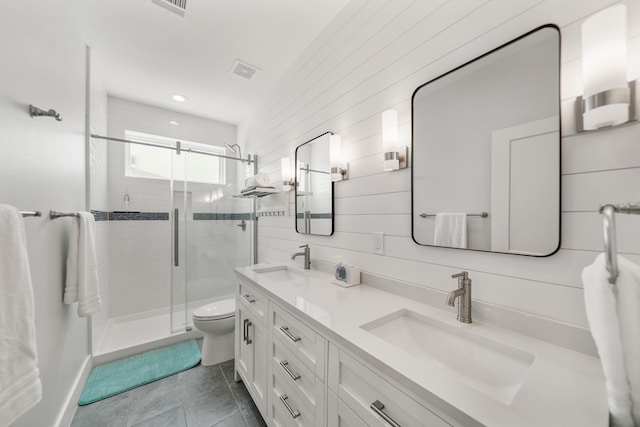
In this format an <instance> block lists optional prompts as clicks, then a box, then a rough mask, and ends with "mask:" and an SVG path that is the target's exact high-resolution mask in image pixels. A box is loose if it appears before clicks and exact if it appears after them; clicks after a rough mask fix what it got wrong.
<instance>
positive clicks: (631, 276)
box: [582, 254, 640, 427]
mask: <svg viewBox="0 0 640 427" xmlns="http://www.w3.org/2000/svg"><path fill="white" fill-rule="evenodd" d="M618 270H619V276H618V279H617V280H616V284H615V285H611V284H609V282H608V278H609V272H608V271H607V270H606V260H605V255H604V254H600V255H599V256H598V257H597V258H596V260H595V262H594V263H593V264H592V265H590V266H588V267H586V268H585V269H584V271H583V272H582V282H583V283H584V298H585V305H586V312H587V319H588V321H589V327H590V328H591V334H592V335H593V339H594V341H595V343H596V346H597V347H598V354H599V355H600V362H601V363H602V368H603V371H604V374H605V377H606V388H607V394H608V403H609V412H610V414H611V426H612V427H633V426H640V362H639V361H640V266H638V265H636V264H634V263H632V262H630V261H628V260H626V259H625V258H622V257H618ZM634 420H635V422H634Z"/></svg>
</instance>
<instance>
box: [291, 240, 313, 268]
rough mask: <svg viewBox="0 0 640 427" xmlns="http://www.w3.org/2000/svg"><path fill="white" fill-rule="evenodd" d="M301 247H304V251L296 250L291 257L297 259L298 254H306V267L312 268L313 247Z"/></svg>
mask: <svg viewBox="0 0 640 427" xmlns="http://www.w3.org/2000/svg"><path fill="white" fill-rule="evenodd" d="M300 247H301V248H304V251H302V252H296V253H295V254H293V255H291V259H296V257H297V256H300V255H304V269H305V270H310V269H311V249H309V245H302V246H300Z"/></svg>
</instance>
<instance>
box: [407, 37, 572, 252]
mask: <svg viewBox="0 0 640 427" xmlns="http://www.w3.org/2000/svg"><path fill="white" fill-rule="evenodd" d="M412 125H413V129H412V132H413V135H412V153H413V156H412V236H413V239H414V240H415V242H416V243H418V244H421V245H431V246H444V247H452V248H461V249H474V250H481V251H491V252H502V253H510V254H520V255H533V256H547V255H551V254H552V253H554V252H555V251H556V250H557V249H558V247H559V244H560V33H559V30H558V28H557V27H555V26H553V25H545V26H543V27H540V28H537V29H536V30H533V31H531V32H529V33H527V34H525V35H523V36H521V37H519V38H517V39H515V40H513V41H511V42H509V43H507V44H505V45H503V46H500V47H498V48H497V49H495V50H492V51H491V52H489V53H487V54H485V55H482V56H480V57H479V58H476V59H474V60H472V61H470V62H468V63H466V64H464V65H462V66H460V67H458V68H456V69H454V70H452V71H450V72H448V73H446V74H444V75H442V76H440V77H438V78H436V79H434V80H431V81H430V82H428V83H426V84H424V85H422V86H420V87H419V88H418V89H416V91H415V92H414V94H413V98H412Z"/></svg>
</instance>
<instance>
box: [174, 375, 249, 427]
mask: <svg viewBox="0 0 640 427" xmlns="http://www.w3.org/2000/svg"><path fill="white" fill-rule="evenodd" d="M185 407H186V410H187V423H188V425H189V427H210V426H212V425H214V424H216V423H218V422H220V421H222V420H225V419H227V418H229V417H230V416H232V415H235V414H236V413H239V408H238V405H237V404H236V400H235V399H234V397H233V394H232V393H231V390H230V389H229V386H228V385H227V384H226V383H222V384H217V385H216V386H215V387H214V388H213V389H210V390H207V391H204V392H202V393H199V394H193V395H192V399H191V401H190V402H189V403H187V404H186V405H185Z"/></svg>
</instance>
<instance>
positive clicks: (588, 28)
mask: <svg viewBox="0 0 640 427" xmlns="http://www.w3.org/2000/svg"><path fill="white" fill-rule="evenodd" d="M582 81H583V86H584V95H583V96H582V97H580V98H578V102H579V106H580V107H581V110H582V111H581V114H578V117H577V119H578V123H577V130H578V131H579V132H581V131H587V130H596V129H600V128H603V127H607V126H617V125H620V124H622V123H626V122H628V121H629V120H637V117H634V115H635V113H636V112H635V108H634V103H635V99H634V97H635V96H636V95H637V93H636V92H637V91H636V90H635V84H636V82H635V81H632V82H630V83H629V82H627V13H626V7H625V6H624V5H616V6H612V7H609V8H607V9H604V10H602V11H600V12H598V13H596V14H595V15H593V16H591V17H589V18H588V19H587V20H585V22H584V23H583V24H582Z"/></svg>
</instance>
